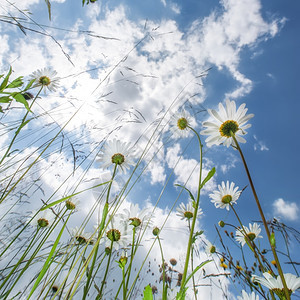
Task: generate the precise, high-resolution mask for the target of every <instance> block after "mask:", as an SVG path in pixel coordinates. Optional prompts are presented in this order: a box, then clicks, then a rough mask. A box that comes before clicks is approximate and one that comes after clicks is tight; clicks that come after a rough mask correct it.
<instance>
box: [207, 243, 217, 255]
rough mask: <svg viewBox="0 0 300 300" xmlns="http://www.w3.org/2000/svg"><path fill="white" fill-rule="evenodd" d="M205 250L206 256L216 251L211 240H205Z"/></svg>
mask: <svg viewBox="0 0 300 300" xmlns="http://www.w3.org/2000/svg"><path fill="white" fill-rule="evenodd" d="M205 252H206V254H207V255H208V256H211V255H212V254H213V253H215V252H216V246H214V245H213V244H212V243H211V242H209V241H206V247H205Z"/></svg>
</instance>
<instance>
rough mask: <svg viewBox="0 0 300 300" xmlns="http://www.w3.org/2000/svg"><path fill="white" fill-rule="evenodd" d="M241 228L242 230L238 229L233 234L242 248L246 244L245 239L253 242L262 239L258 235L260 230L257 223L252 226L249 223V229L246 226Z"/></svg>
mask: <svg viewBox="0 0 300 300" xmlns="http://www.w3.org/2000/svg"><path fill="white" fill-rule="evenodd" d="M243 228H244V230H241V229H238V230H237V231H236V233H235V239H236V240H237V241H238V242H239V243H241V245H242V246H244V245H245V244H246V240H247V239H248V240H250V241H251V242H253V241H254V240H255V239H257V238H262V236H261V235H259V234H260V232H261V229H260V226H259V225H258V224H257V223H253V225H252V224H250V223H249V228H247V227H246V226H243ZM245 234H246V235H245Z"/></svg>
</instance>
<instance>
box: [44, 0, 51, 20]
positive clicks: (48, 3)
mask: <svg viewBox="0 0 300 300" xmlns="http://www.w3.org/2000/svg"><path fill="white" fill-rule="evenodd" d="M45 2H46V4H47V6H48V14H49V20H50V21H51V3H50V1H49V0H45Z"/></svg>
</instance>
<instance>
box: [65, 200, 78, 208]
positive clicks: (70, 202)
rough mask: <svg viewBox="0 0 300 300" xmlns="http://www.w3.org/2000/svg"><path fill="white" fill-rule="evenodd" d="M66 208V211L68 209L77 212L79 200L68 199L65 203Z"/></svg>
mask: <svg viewBox="0 0 300 300" xmlns="http://www.w3.org/2000/svg"><path fill="white" fill-rule="evenodd" d="M65 206H66V209H68V210H75V209H76V208H78V206H79V200H77V199H76V200H73V199H72V198H71V199H68V200H67V201H66V202H65Z"/></svg>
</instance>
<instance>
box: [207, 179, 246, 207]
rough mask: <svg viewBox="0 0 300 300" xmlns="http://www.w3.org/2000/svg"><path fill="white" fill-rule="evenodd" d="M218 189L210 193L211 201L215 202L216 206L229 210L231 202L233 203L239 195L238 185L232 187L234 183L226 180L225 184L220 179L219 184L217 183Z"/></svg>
mask: <svg viewBox="0 0 300 300" xmlns="http://www.w3.org/2000/svg"><path fill="white" fill-rule="evenodd" d="M218 188H219V191H214V192H213V194H210V195H209V197H210V198H211V202H212V203H214V204H215V207H216V208H219V207H220V208H226V209H227V210H229V207H230V205H231V204H235V203H236V201H237V199H238V198H239V197H240V194H241V191H238V189H239V187H238V186H237V187H234V183H233V182H231V183H230V186H229V181H228V180H227V182H226V185H225V183H224V181H222V184H221V185H218Z"/></svg>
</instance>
